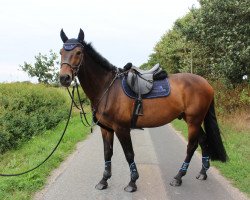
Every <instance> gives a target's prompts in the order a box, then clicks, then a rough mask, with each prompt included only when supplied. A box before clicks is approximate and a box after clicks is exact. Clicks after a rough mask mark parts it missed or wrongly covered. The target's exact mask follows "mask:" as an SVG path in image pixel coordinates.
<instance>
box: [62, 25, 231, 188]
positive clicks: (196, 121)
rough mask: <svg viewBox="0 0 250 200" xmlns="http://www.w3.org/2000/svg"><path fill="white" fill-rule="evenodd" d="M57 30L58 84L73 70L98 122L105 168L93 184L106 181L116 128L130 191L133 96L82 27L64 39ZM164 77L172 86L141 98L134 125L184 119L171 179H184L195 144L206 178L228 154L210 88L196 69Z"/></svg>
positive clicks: (134, 171) (133, 166)
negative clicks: (181, 147)
mask: <svg viewBox="0 0 250 200" xmlns="http://www.w3.org/2000/svg"><path fill="white" fill-rule="evenodd" d="M60 36H61V39H62V41H63V43H64V45H63V48H62V49H61V51H60V54H61V69H60V82H61V85H62V86H65V87H69V86H70V84H71V82H72V80H73V79H74V77H75V76H77V77H78V79H79V81H80V84H81V87H82V88H83V90H84V92H85V94H86V95H87V97H88V98H89V99H90V101H91V107H92V111H93V113H94V115H95V118H96V119H97V121H98V122H99V124H101V125H100V126H101V133H102V138H103V145H104V160H105V169H104V172H103V177H102V179H101V181H100V182H99V183H98V184H97V185H96V189H99V190H102V189H106V188H107V186H108V183H107V180H108V179H109V178H110V177H111V157H112V155H113V140H114V133H115V134H116V136H117V138H118V140H119V141H120V143H121V146H122V148H123V151H124V154H125V157H126V160H127V162H128V165H129V168H130V177H131V180H130V182H129V183H128V185H127V186H126V187H125V188H124V189H125V191H127V192H134V191H136V190H137V186H136V180H137V179H138V178H139V173H138V170H137V167H136V164H135V161H134V151H133V146H132V141H131V137H130V130H131V123H130V122H131V117H132V113H133V107H134V99H131V98H129V97H128V96H126V95H125V94H124V92H123V89H122V85H121V81H122V79H121V76H122V73H121V71H122V70H120V69H118V68H117V67H115V66H114V65H112V64H111V63H110V62H109V61H108V60H106V59H105V58H104V57H102V56H101V55H100V54H99V53H98V52H97V51H96V50H95V49H94V48H93V47H92V45H91V44H89V43H87V42H85V41H84V32H83V31H82V29H80V32H79V34H78V37H77V39H68V37H67V36H66V34H65V33H64V31H63V29H62V30H61V33H60ZM168 80H169V83H170V87H171V93H170V95H169V96H168V97H161V98H154V99H143V116H139V117H138V120H137V124H136V126H137V127H140V128H150V127H158V126H162V125H165V124H167V123H170V122H171V121H172V120H174V119H176V118H182V119H184V120H185V122H186V123H187V126H188V145H187V152H186V158H185V160H184V162H183V164H182V165H181V168H180V170H179V171H178V173H177V175H176V176H175V177H174V178H173V180H172V181H171V183H170V185H172V186H180V185H181V184H182V177H183V176H184V175H185V174H186V172H187V169H188V166H189V163H190V161H191V158H192V156H193V154H194V151H195V150H196V148H197V146H198V144H199V145H200V146H201V150H202V167H201V170H200V172H199V174H198V176H197V177H196V178H197V179H199V180H206V178H207V174H206V171H207V170H208V168H209V166H210V163H209V160H210V159H211V160H219V161H222V162H226V160H227V154H226V151H225V148H224V146H223V143H222V139H221V135H220V131H219V127H218V123H217V119H216V115H215V108H214V91H213V88H212V87H211V85H210V84H209V83H208V82H207V81H206V80H205V79H204V78H202V77H200V76H198V75H195V74H189V73H178V74H172V75H169V77H168ZM203 123H204V129H203V128H202V124H203ZM204 130H205V131H204Z"/></svg>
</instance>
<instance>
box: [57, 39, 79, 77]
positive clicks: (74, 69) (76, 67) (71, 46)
mask: <svg viewBox="0 0 250 200" xmlns="http://www.w3.org/2000/svg"><path fill="white" fill-rule="evenodd" d="M79 46H80V47H81V52H83V49H84V46H83V45H82V44H81V43H64V44H63V49H64V50H66V51H71V50H73V49H74V48H76V47H79ZM83 57H84V55H83V53H82V55H81V60H80V62H79V63H78V65H72V64H70V63H69V62H68V61H63V62H61V68H62V65H64V64H66V65H68V66H69V67H70V69H71V70H72V75H73V76H74V77H75V76H77V74H78V72H79V69H80V66H81V65H82V63H83Z"/></svg>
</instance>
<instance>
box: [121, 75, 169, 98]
mask: <svg viewBox="0 0 250 200" xmlns="http://www.w3.org/2000/svg"><path fill="white" fill-rule="evenodd" d="M122 89H123V91H124V93H125V94H126V95H127V96H128V97H130V98H133V99H136V98H137V96H138V95H137V94H135V93H134V92H133V90H131V89H130V87H129V86H128V84H127V80H126V77H123V78H122ZM169 94H170V85H169V81H168V79H167V78H166V79H163V80H159V81H154V84H153V89H152V90H151V92H150V93H148V94H144V95H142V98H143V99H153V98H158V97H166V96H168V95H169Z"/></svg>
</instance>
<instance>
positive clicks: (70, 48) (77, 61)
mask: <svg viewBox="0 0 250 200" xmlns="http://www.w3.org/2000/svg"><path fill="white" fill-rule="evenodd" d="M60 35H61V39H62V41H63V43H64V44H63V48H62V49H61V50H60V54H61V70H60V82H61V84H62V85H63V86H65V87H68V86H70V84H71V82H72V80H73V79H74V77H75V76H76V75H77V73H78V71H79V68H80V66H81V65H82V64H83V61H84V54H83V44H84V32H83V31H82V29H80V32H79V35H78V38H77V39H68V37H67V36H66V34H65V33H64V31H63V29H62V30H61V34H60Z"/></svg>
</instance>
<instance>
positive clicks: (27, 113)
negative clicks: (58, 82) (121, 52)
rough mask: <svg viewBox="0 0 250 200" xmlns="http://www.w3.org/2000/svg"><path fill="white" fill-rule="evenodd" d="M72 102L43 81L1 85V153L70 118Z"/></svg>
mask: <svg viewBox="0 0 250 200" xmlns="http://www.w3.org/2000/svg"><path fill="white" fill-rule="evenodd" d="M68 107H69V101H68V98H67V97H66V95H64V93H63V92H61V91H60V89H58V88H52V87H47V86H45V85H41V84H36V85H34V84H30V83H9V84H0V153H3V152H4V151H6V150H8V149H11V148H15V147H17V146H18V145H19V144H21V143H22V142H23V141H27V140H28V139H30V138H31V137H32V136H34V135H36V134H41V133H43V132H44V131H45V130H48V129H51V128H53V127H55V126H56V125H57V124H58V123H59V122H60V121H61V120H63V119H65V118H66V117H67V112H68V109H67V108H68Z"/></svg>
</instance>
